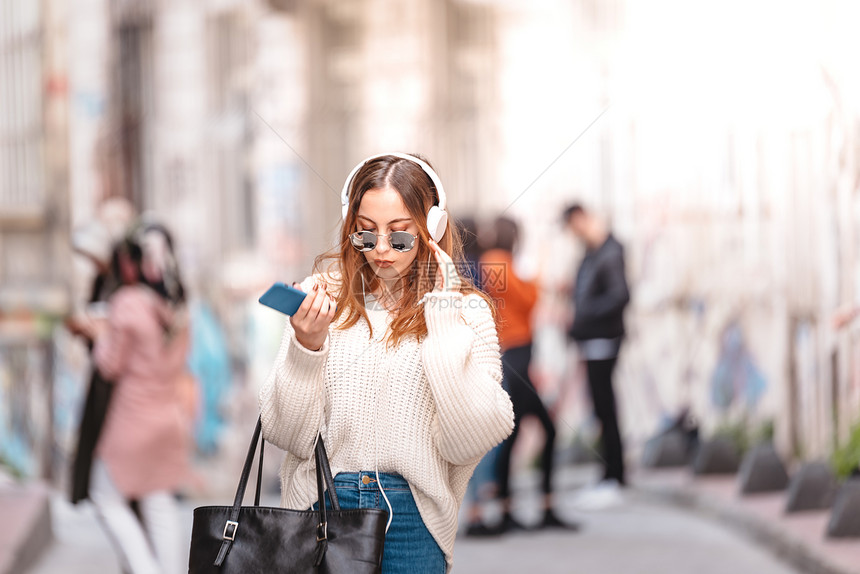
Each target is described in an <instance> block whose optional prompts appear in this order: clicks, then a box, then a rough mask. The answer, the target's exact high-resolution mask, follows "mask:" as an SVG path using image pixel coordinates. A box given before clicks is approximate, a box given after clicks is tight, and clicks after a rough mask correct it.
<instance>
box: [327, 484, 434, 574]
mask: <svg viewBox="0 0 860 574" xmlns="http://www.w3.org/2000/svg"><path fill="white" fill-rule="evenodd" d="M379 480H380V481H381V482H382V488H383V489H384V490H385V494H386V496H388V500H389V502H391V507H392V508H393V509H394V519H393V520H392V521H391V527H390V528H389V529H388V533H387V534H386V535H385V550H384V552H383V555H382V574H407V573H408V574H445V572H446V570H447V563H446V562H445V553H444V552H442V549H441V548H439V545H438V544H437V543H436V540H435V539H434V538H433V536H432V535H431V534H430V531H429V530H427V527H426V526H424V521H423V520H421V515H420V514H419V513H418V507H417V506H416V505H415V500H414V499H413V498H412V491H411V490H409V483H408V482H406V479H404V478H403V477H402V476H400V475H399V474H388V473H383V472H380V473H379ZM334 488H335V491H336V492H337V498H338V501H339V502H340V507H341V508H344V509H347V508H381V509H383V510H386V511H387V510H388V505H387V504H385V499H384V498H383V497H382V493H381V492H380V490H379V485H378V484H377V483H376V473H375V472H372V471H370V472H366V471H362V472H353V473H343V472H342V473H340V474H338V475H337V476H335V477H334ZM326 507H327V508H329V507H331V503H330V501H329V499H328V497H326ZM314 508H316V504H315V505H314Z"/></svg>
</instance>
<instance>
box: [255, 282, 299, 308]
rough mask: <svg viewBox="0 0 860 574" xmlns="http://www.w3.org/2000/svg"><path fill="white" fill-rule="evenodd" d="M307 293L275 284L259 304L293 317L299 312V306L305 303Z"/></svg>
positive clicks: (264, 294)
mask: <svg viewBox="0 0 860 574" xmlns="http://www.w3.org/2000/svg"><path fill="white" fill-rule="evenodd" d="M306 295H307V293H305V292H304V291H302V290H300V289H296V288H295V287H290V286H288V285H285V284H283V283H280V282H278V283H275V284H274V285H272V286H271V287H269V290H268V291H266V292H265V293H263V295H262V297H260V299H259V302H260V303H262V304H263V305H265V306H267V307H271V308H272V309H274V310H276V311H280V312H281V313H283V314H284V315H292V314H293V313H295V312H296V311H298V310H299V305H301V304H302V301H304V299H305V296H306Z"/></svg>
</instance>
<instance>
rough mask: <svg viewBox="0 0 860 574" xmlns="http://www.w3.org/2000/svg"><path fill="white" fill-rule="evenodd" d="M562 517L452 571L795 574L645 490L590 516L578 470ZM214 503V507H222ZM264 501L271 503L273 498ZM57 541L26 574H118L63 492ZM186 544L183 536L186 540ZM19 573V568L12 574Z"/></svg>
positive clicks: (524, 503)
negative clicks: (554, 527)
mask: <svg viewBox="0 0 860 574" xmlns="http://www.w3.org/2000/svg"><path fill="white" fill-rule="evenodd" d="M559 476H560V482H561V483H562V485H563V486H565V487H567V489H566V492H565V493H564V494H562V495H561V496H560V504H559V508H558V512H559V514H561V515H562V516H563V517H566V518H575V519H576V520H578V521H580V522H581V523H582V524H583V529H582V531H581V532H579V533H568V532H558V531H555V532H553V531H548V532H535V533H523V534H515V535H514V534H512V535H505V536H503V537H499V538H494V539H489V540H480V539H478V540H476V539H469V538H460V539H459V540H458V542H457V546H456V550H455V564H456V567H455V571H456V572H461V573H470V574H482V573H488V574H489V573H492V574H504V573H508V572H510V573H512V574H513V573H521V572H529V571H533V572H541V573H542V574H555V573H558V574H562V573H564V574H576V573H582V574H615V573H618V574H622V573H623V574H631V573H636V574H651V573H654V574H657V573H659V574H667V573H670V574H671V573H679V574H686V573H695V574H711V573H713V574H717V573H725V572H755V573H756V574H800V573H801V571H800V570H796V569H794V568H793V567H792V566H789V565H787V564H785V563H782V562H780V561H779V560H778V559H777V558H776V557H775V556H774V555H773V554H772V553H770V552H768V551H767V550H766V549H765V548H764V547H762V546H760V545H758V544H756V543H755V542H754V541H753V540H751V539H750V538H749V537H747V536H746V534H745V533H744V532H743V531H739V532H735V531H733V530H732V529H730V528H729V527H727V526H726V525H725V524H724V523H722V522H720V521H715V520H712V519H709V518H708V517H706V516H703V515H702V514H701V513H699V512H697V511H695V510H685V509H683V508H679V507H677V506H675V505H673V504H672V503H670V502H669V501H665V500H662V501H661V499H660V498H659V497H655V496H654V495H653V494H650V493H648V492H642V491H638V490H636V489H631V490H630V491H628V492H626V493H625V494H624V501H623V504H621V505H619V506H616V507H613V508H609V509H604V510H601V511H592V512H589V513H582V512H577V511H576V510H575V509H574V508H573V507H572V505H571V503H572V501H573V494H574V492H575V490H574V489H573V488H572V486H573V485H574V484H577V483H579V482H581V479H582V473H581V471H570V470H568V469H562V472H561V474H560V475H559ZM535 478H536V477H531V476H526V477H522V478H521V479H520V480H519V481H518V482H517V483H516V484H515V487H516V491H518V492H519V493H520V494H519V496H518V497H517V504H516V506H515V512H516V513H517V515H518V517H520V518H521V519H522V520H523V521H525V522H532V521H535V520H536V519H537V514H536V513H535V511H534V510H533V509H534V508H535V507H536V503H537V502H538V500H539V499H538V497H537V496H536V494H535V492H536V489H535V487H536V486H537V484H536V480H534V479H535ZM228 502H229V501H228V500H226V499H225V500H219V501H217V503H218V504H227V503H228ZM208 503H211V501H205V502H204V501H195V502H184V503H183V504H182V516H181V520H183V522H184V524H185V528H184V529H183V532H186V533H188V536H190V529H191V509H192V508H193V507H194V506H197V505H201V504H208ZM267 503H268V504H272V503H276V500H275V499H274V498H270V499H269V500H268V501H267ZM52 515H53V521H54V541H53V543H52V544H51V545H50V546H49V548H48V550H47V551H46V552H44V553H43V555H42V556H41V558H40V559H39V560H38V561H37V562H36V564H35V565H34V566H33V567H32V568H31V569H30V570H28V571H27V572H26V574H60V573H62V574H84V573H87V574H89V573H91V572H103V573H105V574H109V573H111V572H119V567H118V563H117V560H116V558H115V556H114V554H113V551H112V550H111V548H110V546H109V545H108V543H107V540H106V538H105V537H104V534H103V533H102V531H101V530H100V529H99V526H98V524H97V523H96V520H95V516H94V514H93V512H92V508H91V507H89V505H88V504H84V505H81V506H79V507H72V506H71V505H69V504H68V503H67V502H66V501H65V500H64V499H63V497H62V496H60V495H55V496H54V497H53V498H52ZM185 543H186V544H187V540H186V541H185ZM16 574H17V573H16Z"/></svg>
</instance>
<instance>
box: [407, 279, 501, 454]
mask: <svg viewBox="0 0 860 574" xmlns="http://www.w3.org/2000/svg"><path fill="white" fill-rule="evenodd" d="M488 305H489V304H488V303H487V302H486V301H485V300H484V299H483V298H482V297H480V296H479V295H468V296H465V297H464V296H463V295H462V294H461V293H451V292H440V293H429V294H428V298H427V301H426V302H425V304H424V317H425V320H426V321H427V339H426V340H425V342H424V349H423V359H424V369H425V371H426V373H427V379H428V381H429V383H430V389H431V392H432V394H433V399H434V401H435V403H436V417H435V421H434V439H435V441H436V447H437V448H438V449H439V452H440V454H441V455H442V457H443V458H444V459H445V460H447V461H448V462H450V463H451V464H457V465H461V464H470V463H474V462H477V461H478V460H480V458H481V457H482V456H484V454H486V453H487V451H489V450H490V449H491V448H492V447H493V446H495V445H496V444H498V443H499V442H501V441H502V440H504V439H505V438H506V437H507V436H508V435H509V434H510V433H511V431H512V430H513V427H514V415H513V407H512V405H511V400H510V397H509V396H508V394H507V393H506V392H505V391H504V389H503V388H502V386H501V380H502V369H501V358H500V354H499V342H498V336H497V334H496V326H495V322H494V321H493V315H492V312H491V311H490V308H489V306H488Z"/></svg>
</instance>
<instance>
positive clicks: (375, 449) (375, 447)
mask: <svg viewBox="0 0 860 574" xmlns="http://www.w3.org/2000/svg"><path fill="white" fill-rule="evenodd" d="M361 298H362V300H363V301H364V308H365V309H367V291H366V290H365V285H364V275H361ZM368 320H369V318H368ZM374 394H375V395H376V401H375V404H374V420H377V421H378V420H379V394H380V393H379V378H377V379H376V389H375V393H374ZM376 427H377V425H376V424H374V425H373V471H374V473H375V474H376V486H377V487H378V488H379V492H381V493H382V498H383V499H384V500H385V505H386V506H388V523H387V524H386V525H385V533H386V534H388V529H389V528H391V521H392V520H394V507H393V506H391V501H390V500H388V495H387V494H385V489H384V488H382V480H381V479H380V478H379V439H378V435H377V432H376Z"/></svg>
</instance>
